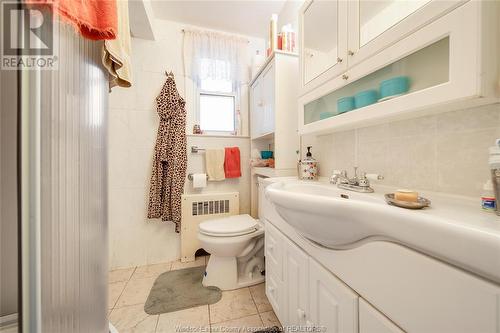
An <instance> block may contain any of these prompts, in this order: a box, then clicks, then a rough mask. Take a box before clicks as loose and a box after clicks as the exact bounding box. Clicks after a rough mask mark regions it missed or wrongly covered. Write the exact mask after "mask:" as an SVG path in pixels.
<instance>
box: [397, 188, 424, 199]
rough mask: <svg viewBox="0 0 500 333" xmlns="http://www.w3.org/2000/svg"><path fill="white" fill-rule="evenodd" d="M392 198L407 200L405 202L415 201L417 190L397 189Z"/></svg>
mask: <svg viewBox="0 0 500 333" xmlns="http://www.w3.org/2000/svg"><path fill="white" fill-rule="evenodd" d="M394 199H396V200H399V201H407V202H417V201H418V192H415V191H411V190H406V189H402V190H397V191H396V192H395V193H394Z"/></svg>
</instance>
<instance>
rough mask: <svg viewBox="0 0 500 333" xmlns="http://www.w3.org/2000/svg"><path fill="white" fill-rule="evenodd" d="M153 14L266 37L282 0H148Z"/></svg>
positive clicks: (162, 17)
mask: <svg viewBox="0 0 500 333" xmlns="http://www.w3.org/2000/svg"><path fill="white" fill-rule="evenodd" d="M151 4H152V7H153V13H154V16H155V18H157V19H163V20H170V21H176V22H182V23H187V24H191V25H197V26H202V27H206V28H210V29H216V30H224V31H230V32H234V33H237V34H242V35H248V36H255V37H260V38H266V37H267V34H268V31H269V30H268V29H269V20H270V18H271V15H272V14H279V12H280V11H281V9H282V8H283V5H284V4H285V0H267V1H263V0H225V1H221V0H215V1H214V0H184V1H179V0H152V1H151Z"/></svg>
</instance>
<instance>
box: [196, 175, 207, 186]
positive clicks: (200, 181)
mask: <svg viewBox="0 0 500 333" xmlns="http://www.w3.org/2000/svg"><path fill="white" fill-rule="evenodd" d="M193 187H194V188H203V187H207V174H206V173H195V174H193Z"/></svg>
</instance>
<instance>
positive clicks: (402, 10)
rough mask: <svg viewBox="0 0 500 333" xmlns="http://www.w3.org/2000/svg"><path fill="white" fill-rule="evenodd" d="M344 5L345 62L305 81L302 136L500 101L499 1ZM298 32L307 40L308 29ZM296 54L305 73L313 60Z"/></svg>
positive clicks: (431, 0)
mask: <svg viewBox="0 0 500 333" xmlns="http://www.w3.org/2000/svg"><path fill="white" fill-rule="evenodd" d="M312 4H314V2H313V3H312ZM348 5H349V10H348V13H349V20H348V31H349V38H348V37H347V35H345V36H344V37H343V38H345V39H346V40H348V45H349V47H348V50H347V54H348V55H347V61H346V60H345V59H344V60H343V61H342V63H341V64H342V67H339V68H343V70H341V71H340V72H336V73H335V74H331V75H330V74H329V73H328V72H323V73H322V74H320V75H319V76H318V77H316V78H315V79H314V80H316V82H319V81H321V83H318V85H316V84H315V85H310V84H309V83H305V84H304V85H303V86H302V91H301V96H300V97H299V103H298V106H299V112H298V114H299V133H300V134H309V133H316V134H318V133H328V132H333V131H339V130H346V129H352V128H357V127H364V126H370V125H374V124H377V123H382V122H387V121H391V120H396V119H403V118H414V117H419V116H422V115H425V114H429V113H434V112H443V111H448V110H453V109H456V108H464V107H472V106H476V105H482V104H489V103H495V102H498V101H499V100H500V99H499V98H498V97H499V91H498V90H499V88H500V71H499V60H498V54H499V52H500V38H499V37H500V36H499V34H500V26H499V24H500V23H499V22H500V20H499V15H500V9H499V7H500V2H499V1H465V2H464V1H440V0H418V1H417V0H412V1H394V3H393V2H392V1H370V0H353V1H349V4H348ZM339 6H340V4H339ZM303 20H304V18H302V21H303ZM464 22H466V24H464ZM303 29H307V27H303ZM301 36H302V38H307V34H305V32H302V34H301ZM323 38H324V39H329V38H330V36H329V35H328V34H325V35H323ZM341 38H342V37H341ZM334 40H335V41H337V43H338V44H339V45H340V44H342V43H341V42H339V41H338V39H335V38H334ZM301 45H308V43H307V41H302V42H301ZM304 50H305V49H304ZM304 52H305V51H304ZM301 57H302V61H301V64H302V66H303V73H302V74H304V73H305V72H307V71H308V69H307V68H308V66H311V65H310V64H309V63H308V61H306V58H307V55H305V54H304V53H302V54H301ZM344 64H347V65H345V67H343V66H344ZM333 68H335V67H333ZM303 82H305V81H303ZM312 82H313V81H311V83H312Z"/></svg>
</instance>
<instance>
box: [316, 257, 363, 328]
mask: <svg viewBox="0 0 500 333" xmlns="http://www.w3.org/2000/svg"><path fill="white" fill-rule="evenodd" d="M309 293H310V299H309V312H310V314H311V316H310V319H309V322H308V323H307V324H308V325H314V327H320V328H322V329H323V328H324V329H325V330H326V332H328V333H357V332H358V295H357V294H356V293H355V292H354V291H352V290H351V289H350V288H349V287H348V286H347V285H345V284H344V283H343V282H342V281H340V280H339V279H337V278H336V277H335V276H334V275H333V274H332V273H330V272H329V271H327V270H326V269H324V268H323V267H322V266H320V265H319V264H318V263H316V262H315V261H314V260H312V259H311V260H309Z"/></svg>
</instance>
